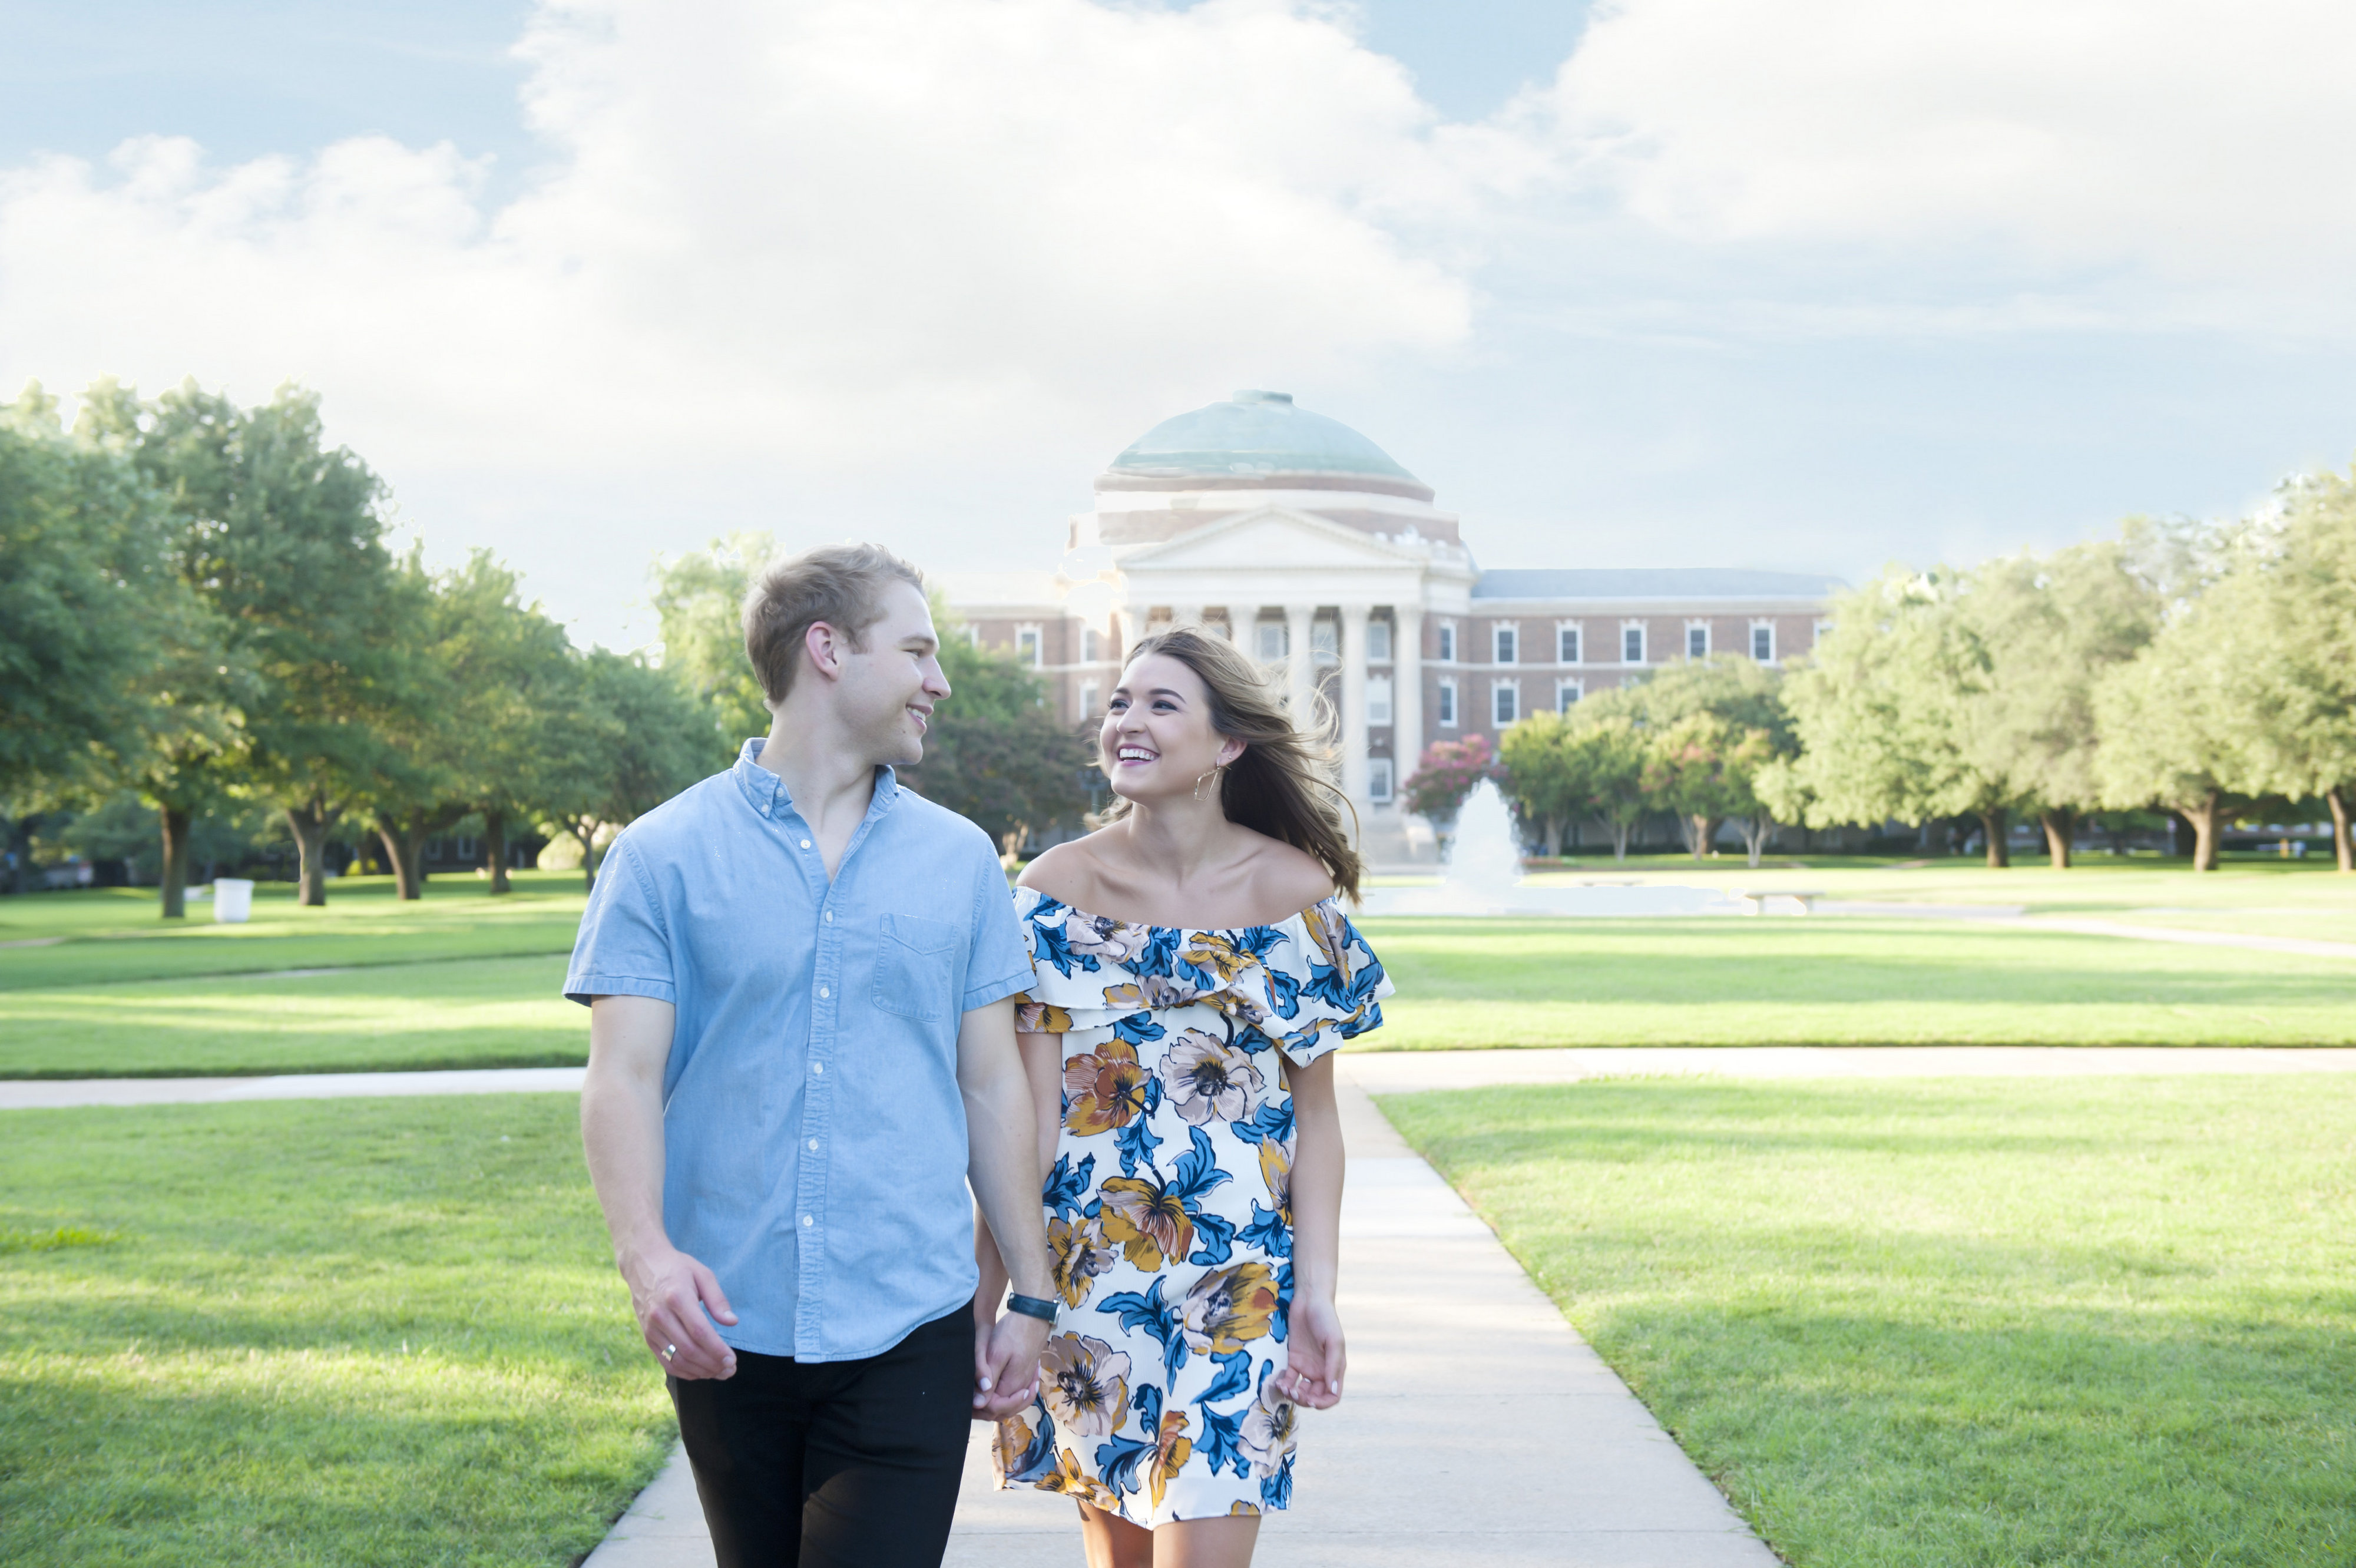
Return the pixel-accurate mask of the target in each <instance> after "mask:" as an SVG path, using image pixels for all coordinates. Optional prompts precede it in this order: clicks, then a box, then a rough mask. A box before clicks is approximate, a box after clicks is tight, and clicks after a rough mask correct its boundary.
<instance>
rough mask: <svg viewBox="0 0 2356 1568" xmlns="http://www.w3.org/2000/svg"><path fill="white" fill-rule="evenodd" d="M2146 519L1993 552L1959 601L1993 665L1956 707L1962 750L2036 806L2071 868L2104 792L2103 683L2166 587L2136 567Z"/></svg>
mask: <svg viewBox="0 0 2356 1568" xmlns="http://www.w3.org/2000/svg"><path fill="white" fill-rule="evenodd" d="M2148 528H2149V525H2139V524H2130V525H2129V527H2128V530H2127V532H2126V536H2125V537H2123V538H2122V539H2120V540H2116V541H2104V542H2096V543H2089V544H2079V545H2073V546H2072V547H2071V548H2069V549H2067V550H2061V551H2057V552H2055V553H2053V554H2051V555H2047V556H2040V555H2036V554H2032V553H2021V554H2019V555H2013V556H2008V557H2004V558H2002V559H1999V560H1996V561H1990V562H1987V563H1986V564H1983V565H1981V566H1979V567H1978V568H1976V569H1975V570H1974V571H1973V572H1972V573H1971V575H1970V578H1969V582H1968V591H1967V592H1966V593H1965V595H1964V596H1963V598H1962V601H1961V607H1960V613H1961V614H1962V616H1963V617H1964V618H1965V620H1966V621H1967V622H1968V623H1969V628H1970V637H1971V640H1972V641H1973V643H1974V644H1975V646H1976V648H1977V649H1978V650H1979V654H1980V658H1981V660H1982V662H1983V664H1984V666H1985V670H1986V677H1985V681H1984V682H1981V683H1978V684H1977V685H1976V689H1975V691H1974V692H1973V693H1972V694H1971V695H1970V696H1969V697H1968V698H1967V699H1966V700H1965V702H1964V703H1961V704H1960V707H1959V723H1960V724H1961V725H1962V727H1963V729H1964V732H1965V733H1964V735H1963V736H1962V742H1961V744H1962V746H1963V749H1964V750H1965V752H1966V754H1967V755H1968V756H1970V757H1971V758H1972V759H1973V762H1974V765H1975V767H1976V768H1978V769H1979V770H1980V771H1982V772H1983V773H1985V774H1986V775H1987V776H1988V777H1990V778H1993V779H2001V780H2003V785H2004V792H2007V793H2009V794H2010V795H2012V796H2014V797H2015V798H2017V799H2019V800H2021V801H2022V802H2024V803H2025V804H2026V805H2027V806H2029V808H2031V809H2033V810H2035V811H2036V812H2037V813H2038V819H2039V822H2040V824H2041V825H2042V826H2043V828H2044V830H2045V846H2046V853H2047V854H2048V855H2049V856H2050V857H2051V861H2052V865H2053V868H2054V869H2055V870H2057V871H2061V870H2067V869H2068V868H2069V865H2070V844H2071V840H2072V838H2073V837H2074V836H2075V833H2076V829H2077V821H2078V816H2079V813H2080V812H2082V811H2090V810H2093V809H2094V807H2095V806H2096V805H2097V804H2098V803H2099V801H2100V800H2101V795H2102V790H2101V786H2100V784H2099V782H2098V780H2097V779H2096V777H2095V770H2094V755H2095V751H2096V749H2097V746H2098V744H2099V743H2098V739H2097V735H2098V732H2097V731H2096V728H2095V725H2094V682H2096V680H2097V679H2099V678H2100V676H2101V675H2102V673H2103V671H2106V670H2108V669H2110V668H2112V667H2114V666H2115V665H2117V664H2119V663H2121V662H2123V661H2125V660H2129V659H2132V658H2134V657H2135V655H2136V653H2137V652H2138V651H2140V650H2142V648H2143V647H2144V646H2145V645H2146V644H2147V643H2148V642H2149V641H2150V640H2151V637H2152V632H2153V630H2154V629H2155V628H2156V627H2157V625H2158V612H2159V596H2158V589H2157V587H2156V585H2154V584H2153V583H2152V582H2150V581H2149V580H2148V579H2147V577H2145V576H2143V575H2139V574H2138V573H2137V572H2136V570H2135V569H2134V545H2135V542H2136V540H2137V539H2138V538H2139V537H2141V536H2142V535H2143V534H2144V533H2146V532H2148Z"/></svg>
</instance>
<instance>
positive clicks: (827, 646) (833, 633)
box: [802, 620, 851, 681]
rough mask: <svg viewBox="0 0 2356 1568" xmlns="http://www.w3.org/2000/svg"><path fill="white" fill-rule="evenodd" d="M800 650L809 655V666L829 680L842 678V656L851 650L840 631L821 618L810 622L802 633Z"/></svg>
mask: <svg viewBox="0 0 2356 1568" xmlns="http://www.w3.org/2000/svg"><path fill="white" fill-rule="evenodd" d="M802 651H803V652H804V653H806V654H808V655H809V661H810V668H811V669H813V670H815V671H818V672H819V674H820V675H822V676H824V677H825V678H826V679H827V680H830V681H840V680H841V679H842V662H843V656H844V655H845V654H847V653H848V652H850V651H851V650H850V648H849V646H848V645H847V643H846V642H845V640H844V639H843V636H842V634H841V632H839V631H837V630H836V629H835V628H833V627H831V626H830V625H828V624H827V623H826V622H825V621H822V620H814V621H812V622H810V626H809V630H808V631H806V632H804V633H802Z"/></svg>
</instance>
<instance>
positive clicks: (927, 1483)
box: [670, 1306, 973, 1568]
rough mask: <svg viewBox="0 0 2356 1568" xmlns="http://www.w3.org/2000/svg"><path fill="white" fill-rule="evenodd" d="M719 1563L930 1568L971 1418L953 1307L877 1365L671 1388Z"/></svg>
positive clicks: (965, 1322) (795, 1367) (796, 1370)
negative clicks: (951, 1310)
mask: <svg viewBox="0 0 2356 1568" xmlns="http://www.w3.org/2000/svg"><path fill="white" fill-rule="evenodd" d="M670 1398H671V1403H672V1404H673V1405H674V1406H675V1407H677V1409H678V1411H679V1430H680V1436H681V1437H682V1438H684V1439H686V1442H687V1457H688V1460H689V1462H690V1463H691V1464H692V1465H693V1466H694V1467H695V1490H696V1494H697V1495H698V1496H699V1497H701V1498H702V1499H703V1518H704V1521H705V1522H706V1523H707V1524H709V1525H710V1526H711V1528H712V1548H713V1550H714V1551H715V1552H718V1554H719V1558H720V1568H939V1564H940V1561H941V1553H942V1552H944V1551H946V1550H947V1549H948V1538H949V1520H950V1519H951V1518H952V1516H954V1515H955V1514H956V1512H957V1495H958V1477H959V1476H960V1474H961V1473H962V1472H963V1470H964V1467H965V1445H966V1434H967V1431H968V1428H969V1423H970V1421H971V1418H972V1414H973V1316H972V1314H971V1313H970V1312H969V1310H967V1309H966V1308H965V1307H963V1306H960V1307H958V1309H957V1310H956V1311H955V1312H952V1313H950V1314H949V1315H948V1316H947V1317H940V1318H936V1319H934V1320H933V1321H932V1322H930V1323H927V1324H926V1325H925V1326H923V1327H921V1328H918V1329H916V1331H915V1332H914V1333H912V1334H910V1335H909V1336H908V1337H906V1338H905V1339H903V1340H901V1341H900V1343H898V1344H897V1345H894V1347H892V1348H890V1349H889V1350H886V1351H884V1352H883V1354H882V1355H880V1356H871V1357H869V1358H867V1359H865V1360H863V1361H820V1362H812V1363H809V1364H807V1365H805V1364H803V1363H801V1362H798V1361H796V1360H795V1359H793V1358H792V1357H790V1356H755V1355H751V1354H749V1353H747V1352H745V1351H743V1350H739V1351H737V1352H736V1375H735V1376H734V1377H733V1378H728V1379H724V1380H716V1381H715V1380H711V1379H704V1378H698V1379H694V1380H685V1381H682V1380H680V1379H678V1378H673V1379H671V1380H670Z"/></svg>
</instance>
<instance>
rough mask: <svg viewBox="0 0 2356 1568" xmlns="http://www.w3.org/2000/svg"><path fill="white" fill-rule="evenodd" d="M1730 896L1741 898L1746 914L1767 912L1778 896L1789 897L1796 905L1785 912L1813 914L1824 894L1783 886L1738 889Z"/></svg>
mask: <svg viewBox="0 0 2356 1568" xmlns="http://www.w3.org/2000/svg"><path fill="white" fill-rule="evenodd" d="M1728 897H1732V898H1737V899H1740V900H1741V902H1742V903H1743V904H1744V905H1745V906H1747V907H1746V908H1744V909H1743V911H1742V912H1743V913H1744V914H1746V915H1764V914H1766V913H1767V909H1768V905H1769V904H1770V903H1772V901H1774V900H1775V899H1778V898H1783V899H1789V900H1790V901H1791V902H1792V903H1793V904H1794V906H1796V907H1795V908H1792V909H1789V910H1787V911H1785V913H1788V914H1794V915H1813V914H1815V911H1816V900H1817V899H1819V898H1821V897H1824V895H1823V894H1822V893H1820V892H1816V891H1814V890H1808V891H1799V890H1794V889H1789V888H1783V887H1761V888H1752V889H1747V890H1746V889H1736V890H1735V891H1733V892H1731V893H1730V894H1729V895H1728Z"/></svg>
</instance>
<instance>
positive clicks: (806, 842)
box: [802, 839, 809, 849]
mask: <svg viewBox="0 0 2356 1568" xmlns="http://www.w3.org/2000/svg"><path fill="white" fill-rule="evenodd" d="M802 847H803V848H804V849H808V848H809V840H808V839H804V840H802Z"/></svg>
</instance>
